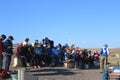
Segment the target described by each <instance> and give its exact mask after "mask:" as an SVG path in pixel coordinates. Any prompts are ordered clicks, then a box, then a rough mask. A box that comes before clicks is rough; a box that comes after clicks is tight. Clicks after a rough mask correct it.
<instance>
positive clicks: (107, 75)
mask: <svg viewBox="0 0 120 80" xmlns="http://www.w3.org/2000/svg"><path fill="white" fill-rule="evenodd" d="M108 77H109V72H108V70H104V71H103V73H102V80H108Z"/></svg>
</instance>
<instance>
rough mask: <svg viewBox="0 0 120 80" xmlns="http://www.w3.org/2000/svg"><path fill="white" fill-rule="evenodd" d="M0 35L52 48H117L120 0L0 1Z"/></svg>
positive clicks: (16, 40)
mask: <svg viewBox="0 0 120 80" xmlns="http://www.w3.org/2000/svg"><path fill="white" fill-rule="evenodd" d="M0 34H6V35H7V36H9V35H13V36H14V39H15V40H14V41H13V42H14V43H17V42H22V41H24V39H25V38H26V37H28V38H30V42H34V41H35V40H36V39H38V40H39V41H41V40H42V39H43V38H44V37H48V38H50V39H51V40H54V42H55V45H56V44H58V43H61V44H62V45H64V44H65V43H68V44H69V45H71V44H75V45H76V46H79V47H83V48H100V47H102V46H103V44H104V43H107V44H108V45H109V47H111V48H118V47H120V37H119V35H120V0H0Z"/></svg>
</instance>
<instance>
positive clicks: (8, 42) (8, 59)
mask: <svg viewBox="0 0 120 80" xmlns="http://www.w3.org/2000/svg"><path fill="white" fill-rule="evenodd" d="M13 40H14V38H13V36H9V37H8V39H7V40H6V41H5V42H4V44H3V45H4V48H5V54H4V55H5V70H7V71H8V72H9V66H10V63H11V56H12V54H13V43H12V41H13Z"/></svg>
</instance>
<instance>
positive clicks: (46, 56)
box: [15, 37, 99, 69]
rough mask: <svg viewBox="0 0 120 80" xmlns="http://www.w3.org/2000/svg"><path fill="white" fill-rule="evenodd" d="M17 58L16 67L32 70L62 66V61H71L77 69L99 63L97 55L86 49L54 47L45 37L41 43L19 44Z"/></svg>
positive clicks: (66, 46)
mask: <svg viewBox="0 0 120 80" xmlns="http://www.w3.org/2000/svg"><path fill="white" fill-rule="evenodd" d="M15 56H17V58H18V61H19V62H18V65H17V66H18V67H25V66H32V67H33V68H35V69H36V68H41V67H45V66H58V65H63V61H65V60H71V61H74V62H75V65H76V67H77V68H85V65H87V66H89V67H90V68H92V67H94V61H95V60H97V61H99V53H98V52H97V51H95V52H94V53H92V51H90V50H87V49H80V48H79V47H75V46H74V45H71V46H68V45H67V44H66V45H64V46H62V45H61V44H58V45H57V46H54V41H52V40H50V39H49V38H47V37H45V38H44V39H43V40H42V42H39V40H35V42H34V43H31V44H30V43H29V38H26V39H25V41H24V42H20V43H19V44H18V46H17V49H16V51H15Z"/></svg>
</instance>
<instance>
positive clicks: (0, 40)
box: [0, 34, 6, 70]
mask: <svg viewBox="0 0 120 80" xmlns="http://www.w3.org/2000/svg"><path fill="white" fill-rule="evenodd" d="M5 39H6V35H4V34H2V35H1V36H0V70H1V69H2V65H3V54H2V52H3V41H4V40H5Z"/></svg>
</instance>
